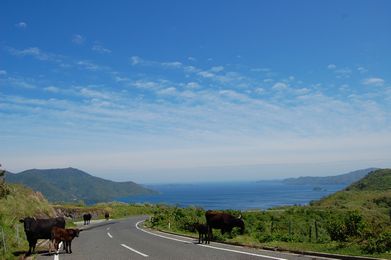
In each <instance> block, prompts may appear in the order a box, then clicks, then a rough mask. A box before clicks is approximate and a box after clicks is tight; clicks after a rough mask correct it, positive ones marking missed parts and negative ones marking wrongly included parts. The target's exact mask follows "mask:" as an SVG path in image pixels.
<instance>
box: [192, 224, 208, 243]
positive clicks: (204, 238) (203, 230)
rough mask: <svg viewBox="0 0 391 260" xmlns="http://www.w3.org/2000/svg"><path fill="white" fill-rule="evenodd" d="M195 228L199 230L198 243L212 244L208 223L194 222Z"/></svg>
mask: <svg viewBox="0 0 391 260" xmlns="http://www.w3.org/2000/svg"><path fill="white" fill-rule="evenodd" d="M193 228H194V229H195V230H197V232H198V244H201V243H204V242H205V244H210V240H209V236H208V234H209V228H208V225H205V224H201V223H198V222H197V223H194V224H193Z"/></svg>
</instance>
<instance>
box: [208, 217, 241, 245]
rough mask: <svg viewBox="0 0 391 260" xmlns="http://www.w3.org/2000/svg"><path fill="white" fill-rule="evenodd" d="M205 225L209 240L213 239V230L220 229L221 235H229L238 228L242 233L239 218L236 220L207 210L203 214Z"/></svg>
mask: <svg viewBox="0 0 391 260" xmlns="http://www.w3.org/2000/svg"><path fill="white" fill-rule="evenodd" d="M205 218H206V223H207V225H208V228H209V234H208V235H209V240H211V238H212V237H213V228H215V229H220V230H221V234H222V235H223V234H224V233H225V232H228V233H231V231H232V229H233V228H234V227H238V228H240V233H241V234H243V233H244V222H243V220H242V218H241V217H239V218H237V217H235V216H232V215H231V214H228V213H224V212H219V211H212V210H208V211H207V212H205Z"/></svg>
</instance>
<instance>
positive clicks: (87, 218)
mask: <svg viewBox="0 0 391 260" xmlns="http://www.w3.org/2000/svg"><path fill="white" fill-rule="evenodd" d="M91 218H92V215H91V213H86V214H83V220H84V225H88V224H90V221H91Z"/></svg>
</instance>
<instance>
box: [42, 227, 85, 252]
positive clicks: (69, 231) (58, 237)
mask: <svg viewBox="0 0 391 260" xmlns="http://www.w3.org/2000/svg"><path fill="white" fill-rule="evenodd" d="M80 232H81V230H79V229H77V228H75V229H73V228H66V229H64V228H59V227H53V228H52V237H51V240H52V243H53V246H54V249H55V250H56V251H58V245H59V243H60V242H61V241H63V243H64V246H65V252H67V253H70V254H72V240H73V239H74V238H75V237H78V236H79V233H80ZM49 253H50V252H49Z"/></svg>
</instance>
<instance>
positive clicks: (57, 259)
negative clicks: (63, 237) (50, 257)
mask: <svg viewBox="0 0 391 260" xmlns="http://www.w3.org/2000/svg"><path fill="white" fill-rule="evenodd" d="M49 243H50V241H49ZM61 247H62V241H61V242H60V243H59V244H58V249H57V251H56V253H55V254H54V260H60V257H59V256H58V253H59V252H60V248H61Z"/></svg>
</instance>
